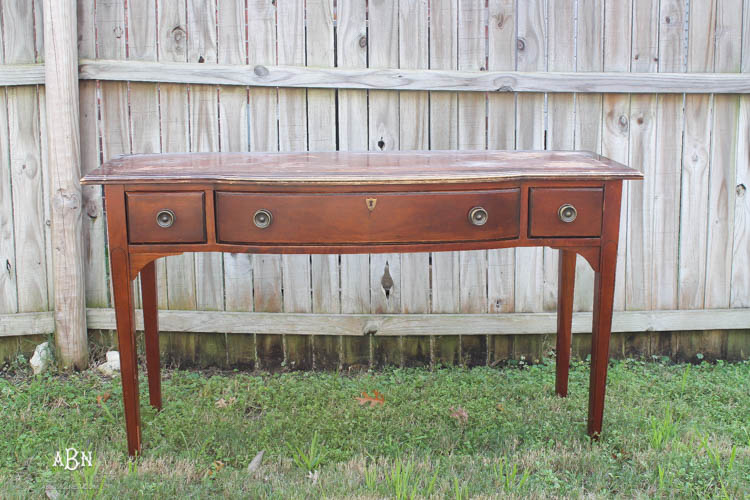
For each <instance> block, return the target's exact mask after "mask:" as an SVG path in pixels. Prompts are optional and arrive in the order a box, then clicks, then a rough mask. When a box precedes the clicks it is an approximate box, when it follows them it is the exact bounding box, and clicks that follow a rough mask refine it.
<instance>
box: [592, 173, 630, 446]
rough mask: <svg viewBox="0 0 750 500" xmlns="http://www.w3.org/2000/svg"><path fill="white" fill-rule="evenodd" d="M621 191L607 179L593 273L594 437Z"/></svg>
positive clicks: (602, 380)
mask: <svg viewBox="0 0 750 500" xmlns="http://www.w3.org/2000/svg"><path fill="white" fill-rule="evenodd" d="M621 195H622V181H618V182H608V183H607V184H606V185H605V188H604V215H603V221H602V222H603V223H602V237H601V252H600V257H599V270H598V271H597V272H596V274H595V277H594V320H593V325H592V331H591V378H590V381H589V418H588V433H589V436H591V437H592V438H594V439H597V438H598V437H599V435H600V434H601V432H602V418H603V416H604V392H605V388H606V384H607V366H608V364H609V337H610V333H611V332H612V304H613V302H614V297H615V270H616V267H617V240H618V238H619V231H620V200H621Z"/></svg>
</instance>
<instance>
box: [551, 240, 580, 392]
mask: <svg viewBox="0 0 750 500" xmlns="http://www.w3.org/2000/svg"><path fill="white" fill-rule="evenodd" d="M559 261H560V262H559V269H558V273H559V274H558V279H557V360H556V367H557V373H556V375H555V392H556V393H557V395H558V396H562V397H565V396H567V395H568V370H569V369H570V340H571V333H570V330H571V326H572V323H573V290H574V288H575V279H576V253H575V252H573V251H572V250H560V258H559Z"/></svg>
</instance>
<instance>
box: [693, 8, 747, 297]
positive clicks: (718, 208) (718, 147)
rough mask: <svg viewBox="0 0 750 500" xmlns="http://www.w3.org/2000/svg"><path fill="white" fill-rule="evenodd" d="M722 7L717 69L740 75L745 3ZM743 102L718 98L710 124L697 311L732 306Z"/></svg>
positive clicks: (718, 21) (729, 97) (718, 18)
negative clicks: (701, 290)
mask: <svg viewBox="0 0 750 500" xmlns="http://www.w3.org/2000/svg"><path fill="white" fill-rule="evenodd" d="M716 7H717V12H716V47H715V52H714V54H715V55H714V57H715V58H714V69H715V71H720V72H722V73H735V72H738V71H740V65H741V62H742V61H741V59H740V56H741V51H739V50H737V49H738V47H742V19H741V18H740V16H738V15H737V12H739V11H740V10H742V1H741V0H718V1H717V4H716ZM709 42H710V40H709ZM749 50H750V49H749ZM739 101H740V97H739V96H736V95H716V96H714V110H713V111H714V112H713V123H710V124H707V128H708V127H710V128H711V130H712V141H711V174H710V175H711V177H710V180H708V183H707V184H708V189H707V191H708V229H707V232H708V234H707V235H706V240H707V241H706V243H705V246H706V247H707V252H706V259H705V261H706V273H705V274H706V282H705V289H706V292H705V302H704V303H699V304H696V305H695V308H696V309H698V308H703V307H711V308H713V307H729V303H730V294H731V280H732V259H730V258H727V257H728V256H729V255H731V254H732V239H733V233H734V219H735V217H734V210H735V196H736V195H737V192H736V187H735V179H736V167H737V163H736V162H737V158H736V156H735V155H736V153H737V143H738V142H742V141H744V142H747V141H749V140H750V136H747V135H745V136H739V135H737V132H738V130H737V124H738V117H739V115H738V111H739V104H740V102H739ZM684 224H685V222H684V221H683V226H684ZM685 229H686V228H685V227H683V228H682V230H685ZM681 259H682V257H681Z"/></svg>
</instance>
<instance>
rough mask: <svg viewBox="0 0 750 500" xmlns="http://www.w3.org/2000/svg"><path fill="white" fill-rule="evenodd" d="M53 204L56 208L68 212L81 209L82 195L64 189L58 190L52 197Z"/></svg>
mask: <svg viewBox="0 0 750 500" xmlns="http://www.w3.org/2000/svg"><path fill="white" fill-rule="evenodd" d="M52 206H53V207H54V208H55V210H56V211H57V210H61V211H62V210H64V211H66V212H70V211H78V210H80V209H81V197H80V195H78V194H77V193H75V192H74V193H68V192H66V191H64V190H62V189H60V190H58V191H57V192H56V193H55V195H54V196H53V197H52Z"/></svg>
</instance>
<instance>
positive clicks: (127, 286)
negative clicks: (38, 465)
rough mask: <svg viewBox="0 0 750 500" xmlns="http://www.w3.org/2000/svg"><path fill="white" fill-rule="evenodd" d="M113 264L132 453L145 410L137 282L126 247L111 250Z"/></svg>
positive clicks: (138, 443)
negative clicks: (140, 378)
mask: <svg viewBox="0 0 750 500" xmlns="http://www.w3.org/2000/svg"><path fill="white" fill-rule="evenodd" d="M110 259H111V263H112V290H113V291H114V299H115V318H116V321H117V343H118V348H119V350H120V375H121V377H120V378H121V379H122V400H123V404H124V405H125V429H126V431H127V435H128V453H129V454H130V455H131V456H134V455H136V454H137V453H139V452H140V451H141V412H140V404H139V397H138V356H137V350H136V344H135V310H134V308H133V281H132V280H131V279H130V266H129V265H128V256H127V254H126V253H125V251H124V250H123V249H122V248H113V249H111V250H110Z"/></svg>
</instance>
